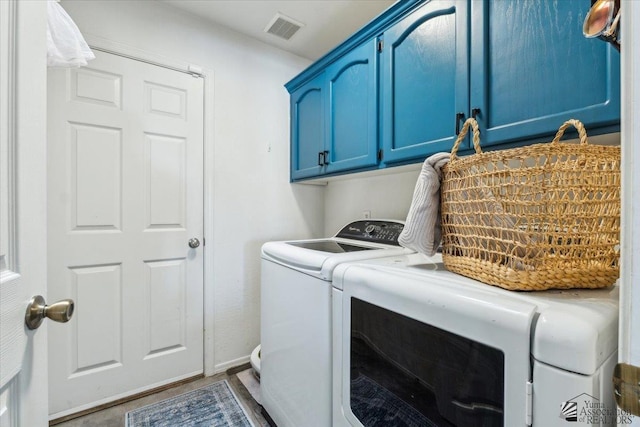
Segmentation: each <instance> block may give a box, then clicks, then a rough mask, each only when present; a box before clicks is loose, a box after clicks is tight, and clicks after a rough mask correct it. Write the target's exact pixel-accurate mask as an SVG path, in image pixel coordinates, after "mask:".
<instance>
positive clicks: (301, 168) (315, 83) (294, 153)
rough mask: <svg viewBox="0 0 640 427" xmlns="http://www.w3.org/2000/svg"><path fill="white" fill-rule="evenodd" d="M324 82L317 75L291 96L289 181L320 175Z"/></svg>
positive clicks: (323, 142) (323, 130) (323, 127)
mask: <svg viewBox="0 0 640 427" xmlns="http://www.w3.org/2000/svg"><path fill="white" fill-rule="evenodd" d="M325 92H326V91H325V78H324V73H321V74H319V75H318V76H316V77H315V78H313V79H312V80H311V81H309V82H308V83H306V84H304V85H303V86H301V87H300V88H298V89H297V90H296V91H295V92H293V93H292V94H291V97H290V102H291V105H290V107H291V162H290V163H291V179H292V180H296V179H300V178H309V177H312V176H316V175H319V174H320V173H322V172H323V169H324V166H323V162H322V156H321V155H320V153H321V152H323V151H324V144H325V134H324V132H325V125H324V123H325V121H324V115H325V101H324V96H325Z"/></svg>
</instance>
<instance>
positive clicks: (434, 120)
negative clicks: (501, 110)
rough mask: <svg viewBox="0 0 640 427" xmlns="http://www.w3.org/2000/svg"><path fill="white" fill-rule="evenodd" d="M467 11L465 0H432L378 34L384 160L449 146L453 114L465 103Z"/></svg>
mask: <svg viewBox="0 0 640 427" xmlns="http://www.w3.org/2000/svg"><path fill="white" fill-rule="evenodd" d="M467 10H468V3H467V1H455V0H443V1H432V2H429V3H426V4H424V5H423V6H421V7H420V8H419V9H417V10H416V11H414V12H413V13H412V14H411V15H409V16H408V17H406V18H405V19H403V20H402V21H400V22H399V23H397V24H396V25H394V26H392V27H391V28H390V29H388V30H387V31H385V32H384V49H383V52H382V59H381V64H382V71H381V85H382V120H381V123H382V134H383V139H382V146H383V149H384V162H385V163H393V162H397V161H406V160H407V159H412V158H420V157H422V158H423V157H424V156H425V155H427V154H429V153H433V152H436V151H448V150H449V149H450V148H451V146H452V145H453V141H454V139H455V134H454V133H455V132H454V130H455V116H456V113H457V112H459V111H466V110H467V109H468V105H469V82H468V78H467V69H468V58H467V54H468V51H469V49H468V30H467V29H468V26H469V24H468V22H467Z"/></svg>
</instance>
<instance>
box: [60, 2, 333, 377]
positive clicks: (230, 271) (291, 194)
mask: <svg viewBox="0 0 640 427" xmlns="http://www.w3.org/2000/svg"><path fill="white" fill-rule="evenodd" d="M61 4H62V6H63V7H64V9H65V10H66V11H67V12H68V13H69V14H70V15H71V17H72V18H73V19H74V21H75V22H76V23H77V24H78V26H79V28H80V30H81V31H82V32H83V33H84V34H86V35H92V36H97V37H102V38H105V39H108V40H110V41H114V42H118V43H123V44H127V45H129V46H132V47H135V48H138V49H142V50H144V51H147V52H149V53H152V54H157V55H162V56H166V57H168V58H171V59H173V60H177V61H182V62H187V63H193V64H197V65H199V66H201V67H204V68H206V69H209V70H212V71H213V72H214V98H215V101H214V112H213V114H214V115H215V125H214V137H213V138H214V165H213V170H214V188H213V192H212V194H207V195H206V197H212V198H213V206H214V230H213V235H214V241H213V242H209V241H207V247H208V249H210V248H211V246H209V245H212V247H213V254H214V255H213V256H214V260H213V264H214V272H213V279H212V281H211V282H210V283H206V284H205V286H213V287H214V294H215V328H214V346H215V350H214V357H215V365H216V368H217V370H220V369H225V368H227V367H229V366H231V365H233V364H235V363H237V362H244V361H246V360H247V359H246V357H247V356H248V355H249V354H250V352H251V350H252V349H253V347H255V346H256V345H257V344H258V343H259V340H260V246H261V245H262V243H264V242H265V241H268V240H280V239H285V238H293V237H295V238H307V237H319V236H321V235H322V233H323V230H324V204H323V192H324V188H322V187H316V186H298V185H291V184H289V182H288V180H289V172H288V171H289V155H288V153H289V97H288V94H287V92H286V90H285V88H284V87H283V85H284V83H286V82H287V81H288V80H289V79H290V78H292V77H294V76H295V75H296V74H298V73H299V72H300V71H301V70H302V69H303V68H305V67H306V66H307V65H308V64H309V62H308V60H306V59H303V58H300V57H297V56H294V55H291V54H288V53H286V52H283V51H281V50H278V49H275V48H271V47H269V46H267V45H265V44H263V43H260V42H258V41H255V40H254V39H250V38H248V37H244V36H241V35H239V34H237V33H234V32H232V31H229V30H227V29H224V28H222V27H219V26H215V25H213V24H210V23H208V22H205V21H203V20H201V19H200V18H198V17H196V16H194V15H190V14H188V13H186V12H182V11H180V10H178V9H175V8H173V7H172V6H170V5H167V4H165V3H162V2H159V1H74V0H66V1H63V2H62V3H61Z"/></svg>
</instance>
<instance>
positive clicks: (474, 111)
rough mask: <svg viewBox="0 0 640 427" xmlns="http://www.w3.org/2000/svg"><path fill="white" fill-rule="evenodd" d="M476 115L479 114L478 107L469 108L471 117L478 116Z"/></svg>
mask: <svg viewBox="0 0 640 427" xmlns="http://www.w3.org/2000/svg"><path fill="white" fill-rule="evenodd" d="M478 115H480V109H479V108H472V109H471V117H473V118H474V119H476V118H477V117H478Z"/></svg>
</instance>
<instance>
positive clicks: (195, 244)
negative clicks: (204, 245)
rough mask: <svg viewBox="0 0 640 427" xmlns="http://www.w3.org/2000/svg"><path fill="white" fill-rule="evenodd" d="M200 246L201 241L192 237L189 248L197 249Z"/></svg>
mask: <svg viewBox="0 0 640 427" xmlns="http://www.w3.org/2000/svg"><path fill="white" fill-rule="evenodd" d="M198 246H200V240H198V239H196V238H195V237H192V238H191V239H189V247H190V248H193V249H195V248H197V247H198Z"/></svg>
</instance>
